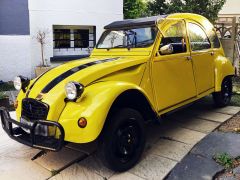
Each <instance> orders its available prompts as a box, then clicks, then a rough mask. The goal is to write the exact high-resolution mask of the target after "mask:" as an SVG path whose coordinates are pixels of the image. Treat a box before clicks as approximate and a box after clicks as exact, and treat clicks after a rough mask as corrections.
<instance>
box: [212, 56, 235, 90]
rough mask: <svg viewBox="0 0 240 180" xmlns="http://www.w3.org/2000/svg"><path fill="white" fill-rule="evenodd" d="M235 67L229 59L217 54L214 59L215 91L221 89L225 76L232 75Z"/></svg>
mask: <svg viewBox="0 0 240 180" xmlns="http://www.w3.org/2000/svg"><path fill="white" fill-rule="evenodd" d="M234 74H235V69H234V67H233V65H232V63H231V61H230V60H229V59H227V58H226V57H223V56H219V57H218V58H217V59H216V60H215V91H216V92H219V91H221V85H222V81H223V79H224V78H225V77H227V76H234Z"/></svg>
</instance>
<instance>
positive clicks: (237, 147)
mask: <svg viewBox="0 0 240 180" xmlns="http://www.w3.org/2000/svg"><path fill="white" fill-rule="evenodd" d="M191 152H192V153H194V154H199V155H201V156H204V157H208V158H212V157H213V156H214V155H216V154H217V153H227V154H229V155H231V156H232V157H237V156H239V155H240V134H235V133H222V132H212V133H211V134H209V135H208V136H207V137H206V138H204V140H203V141H201V142H200V143H199V144H197V146H195V147H194V148H193V149H192V151H191Z"/></svg>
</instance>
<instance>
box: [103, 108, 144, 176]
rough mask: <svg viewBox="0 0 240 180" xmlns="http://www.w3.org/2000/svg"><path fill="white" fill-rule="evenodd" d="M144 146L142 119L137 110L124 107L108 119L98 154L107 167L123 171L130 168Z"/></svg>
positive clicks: (136, 160)
mask: <svg viewBox="0 0 240 180" xmlns="http://www.w3.org/2000/svg"><path fill="white" fill-rule="evenodd" d="M144 147H145V131H144V120H143V117H142V116H141V114H140V113H139V112H138V111H136V110H134V109H130V108H124V109H121V110H119V111H117V112H115V113H114V114H113V115H112V116H111V117H110V118H109V119H108V121H107V124H106V126H105V128H104V132H103V137H102V142H101V146H100V149H99V151H100V152H99V154H100V158H101V159H102V161H103V163H104V164H105V165H106V166H107V167H108V168H109V169H111V170H113V171H118V172H123V171H126V170H128V169H130V168H132V167H133V166H134V165H135V164H136V163H137V162H138V160H139V159H140V157H141V154H142V152H143V150H144Z"/></svg>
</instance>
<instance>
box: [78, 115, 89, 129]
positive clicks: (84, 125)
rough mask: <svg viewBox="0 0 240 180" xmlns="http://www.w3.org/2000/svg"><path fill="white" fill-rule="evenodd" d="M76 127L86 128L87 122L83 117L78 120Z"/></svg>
mask: <svg viewBox="0 0 240 180" xmlns="http://www.w3.org/2000/svg"><path fill="white" fill-rule="evenodd" d="M78 126H79V127H80V128H85V127H86V126H87V120H86V119H85V118H84V117H81V118H80V119H79V120H78Z"/></svg>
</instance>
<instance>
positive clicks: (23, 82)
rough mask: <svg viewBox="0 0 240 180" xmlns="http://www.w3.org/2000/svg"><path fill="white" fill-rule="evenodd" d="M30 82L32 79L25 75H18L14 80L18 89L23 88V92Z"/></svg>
mask: <svg viewBox="0 0 240 180" xmlns="http://www.w3.org/2000/svg"><path fill="white" fill-rule="evenodd" d="M29 83H30V80H29V79H28V78H26V77H24V76H16V77H15V78H14V80H13V85H14V88H15V89H16V90H18V91H20V90H21V89H22V90H23V92H26V88H27V87H28V85H29Z"/></svg>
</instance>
